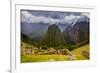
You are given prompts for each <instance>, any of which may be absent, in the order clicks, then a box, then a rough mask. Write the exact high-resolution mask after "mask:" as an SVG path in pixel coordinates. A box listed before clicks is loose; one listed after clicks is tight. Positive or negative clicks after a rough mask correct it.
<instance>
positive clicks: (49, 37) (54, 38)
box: [41, 24, 64, 47]
mask: <svg viewBox="0 0 100 73" xmlns="http://www.w3.org/2000/svg"><path fill="white" fill-rule="evenodd" d="M41 45H42V46H47V47H57V46H60V45H64V37H63V35H62V33H61V31H60V29H59V27H58V26H57V25H55V24H53V25H50V26H49V27H48V30H47V33H46V35H45V36H44V37H43V39H42V42H41Z"/></svg>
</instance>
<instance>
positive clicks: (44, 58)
mask: <svg viewBox="0 0 100 73" xmlns="http://www.w3.org/2000/svg"><path fill="white" fill-rule="evenodd" d="M66 60H67V56H66V55H25V56H21V63H25V62H48V61H66Z"/></svg>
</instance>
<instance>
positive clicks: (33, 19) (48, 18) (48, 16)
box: [21, 10, 89, 24]
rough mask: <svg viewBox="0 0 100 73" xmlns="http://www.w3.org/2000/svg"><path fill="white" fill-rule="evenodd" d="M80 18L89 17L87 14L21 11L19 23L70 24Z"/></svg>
mask: <svg viewBox="0 0 100 73" xmlns="http://www.w3.org/2000/svg"><path fill="white" fill-rule="evenodd" d="M82 16H87V17H89V13H86V12H59V11H39V10H21V22H25V23H40V22H42V23H48V24H55V23H56V24H57V23H71V21H73V20H76V19H78V18H81V17H82Z"/></svg>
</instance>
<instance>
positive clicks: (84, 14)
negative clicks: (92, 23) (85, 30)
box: [81, 12, 90, 18]
mask: <svg viewBox="0 0 100 73" xmlns="http://www.w3.org/2000/svg"><path fill="white" fill-rule="evenodd" d="M81 15H82V16H87V17H88V18H89V17H90V14H89V13H85V12H84V13H81Z"/></svg>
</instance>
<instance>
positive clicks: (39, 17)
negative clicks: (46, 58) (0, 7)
mask: <svg viewBox="0 0 100 73" xmlns="http://www.w3.org/2000/svg"><path fill="white" fill-rule="evenodd" d="M89 22H90V19H89V13H86V12H59V11H39V10H21V33H23V34H24V35H25V36H27V37H28V38H29V39H31V40H33V41H40V40H41V39H42V38H43V37H44V36H45V35H46V34H47V32H48V30H49V27H51V26H52V25H53V26H54V25H55V26H56V27H58V29H59V30H60V33H62V34H64V38H65V41H66V42H67V43H68V42H71V43H72V42H74V43H77V42H79V41H82V40H86V38H87V39H88V38H89V37H88V36H89V35H88V34H89ZM54 29H55V28H54ZM54 29H53V28H52V30H54ZM52 30H51V31H52ZM60 33H59V34H60ZM80 34H81V35H80ZM82 35H85V37H84V38H80V37H82Z"/></svg>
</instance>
